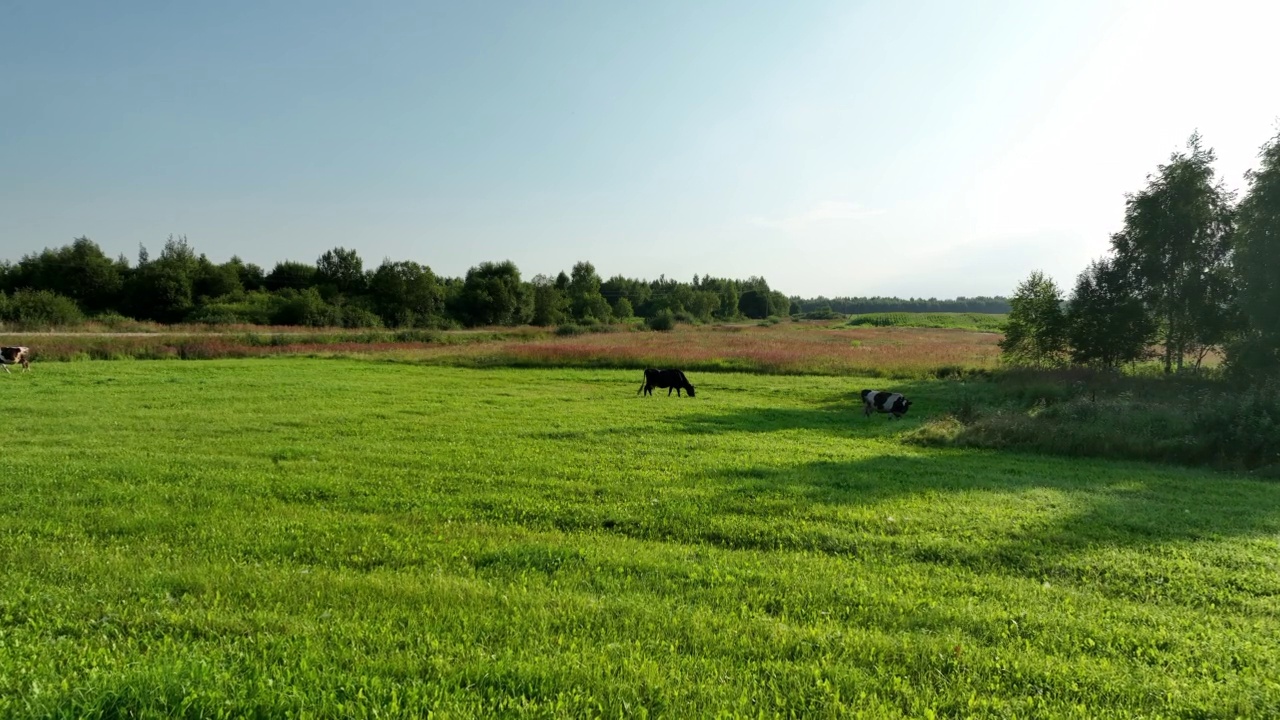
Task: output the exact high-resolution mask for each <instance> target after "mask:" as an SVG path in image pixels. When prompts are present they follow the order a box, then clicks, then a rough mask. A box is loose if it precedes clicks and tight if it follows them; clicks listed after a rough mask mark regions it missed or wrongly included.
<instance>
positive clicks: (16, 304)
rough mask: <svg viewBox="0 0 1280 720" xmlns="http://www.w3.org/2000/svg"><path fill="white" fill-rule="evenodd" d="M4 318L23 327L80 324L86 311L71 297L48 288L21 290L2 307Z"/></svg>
mask: <svg viewBox="0 0 1280 720" xmlns="http://www.w3.org/2000/svg"><path fill="white" fill-rule="evenodd" d="M2 310H3V312H4V318H3V319H4V320H5V321H6V322H11V323H13V324H15V325H17V326H18V327H21V328H50V327H64V326H67V325H78V324H80V323H82V322H84V313H82V312H80V308H79V306H77V305H76V303H75V301H74V300H72V299H71V298H69V297H64V296H62V295H59V294H57V293H55V292H50V291H48V290H19V291H17V292H15V293H14V294H13V297H12V298H9V300H8V302H6V303H5V304H4V307H3V308H2Z"/></svg>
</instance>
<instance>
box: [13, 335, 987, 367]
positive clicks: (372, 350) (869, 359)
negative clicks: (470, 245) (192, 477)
mask: <svg viewBox="0 0 1280 720" xmlns="http://www.w3.org/2000/svg"><path fill="white" fill-rule="evenodd" d="M8 337H9V339H8V340H7V342H10V343H12V344H21V345H26V346H28V347H30V348H31V349H32V351H33V353H34V357H35V360H36V361H37V362H48V361H73V360H89V359H93V360H101V359H117V360H118V359H129V358H138V359H176V358H182V359H213V358H245V357H262V356H276V355H307V356H330V357H331V356H344V357H357V356H370V355H376V356H380V357H387V358H393V359H396V360H400V361H404V362H416V363H423V364H434V365H449V366H461V367H586V368H619V369H642V368H645V367H680V368H683V369H685V370H703V371H724V370H730V371H746V372H758V373H770V374H824V375H848V374H858V375H863V376H868V377H896V378H918V377H933V376H935V375H939V374H942V375H957V374H964V373H969V372H975V371H976V372H984V371H988V370H991V369H994V368H995V367H996V365H997V358H998V356H999V348H998V347H997V345H996V343H997V342H998V341H999V336H998V335H994V334H987V333H974V332H967V331H962V330H945V329H918V328H873V327H861V328H847V327H835V328H832V327H830V326H829V325H828V324H826V323H814V322H802V323H782V324H778V325H764V326H757V325H713V326H702V327H693V326H689V325H680V326H678V327H677V328H676V329H675V330H673V331H671V332H648V331H638V330H635V329H634V328H632V327H630V326H618V327H616V328H614V330H613V331H611V332H589V333H574V332H569V333H565V334H563V335H556V334H554V331H551V330H543V329H537V328H490V329H487V330H483V331H453V332H446V331H410V332H406V333H389V332H384V331H322V332H292V333H270V334H264V333H222V332H206V333H198V332H196V333H172V334H148V335H136V336H128V337H119V336H103V335H94V334H86V333H77V334H67V335H58V336H47V335H45V336H42V335H22V334H16V335H12V336H8Z"/></svg>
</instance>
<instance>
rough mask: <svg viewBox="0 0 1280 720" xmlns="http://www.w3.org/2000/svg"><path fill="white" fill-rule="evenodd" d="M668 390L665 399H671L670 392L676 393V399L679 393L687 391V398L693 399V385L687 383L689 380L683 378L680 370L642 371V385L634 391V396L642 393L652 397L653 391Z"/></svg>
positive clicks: (650, 369) (651, 369)
mask: <svg viewBox="0 0 1280 720" xmlns="http://www.w3.org/2000/svg"><path fill="white" fill-rule="evenodd" d="M655 387H659V388H670V390H667V397H671V390H675V391H676V397H680V391H681V390H682V389H683V390H688V391H689V397H693V396H694V395H693V383H690V382H689V378H687V377H685V376H684V373H683V372H681V371H680V370H654V369H653V368H649V369H648V370H645V371H644V384H643V385H641V386H640V389H639V390H637V391H636V394H637V395H639V394H640V393H644V394H645V395H652V394H653V389H654V388H655Z"/></svg>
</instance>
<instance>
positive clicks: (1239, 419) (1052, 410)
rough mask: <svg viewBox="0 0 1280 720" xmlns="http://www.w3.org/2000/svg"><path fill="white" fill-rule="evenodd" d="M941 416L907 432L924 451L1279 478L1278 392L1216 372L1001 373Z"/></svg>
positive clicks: (968, 390)
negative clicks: (1131, 463)
mask: <svg viewBox="0 0 1280 720" xmlns="http://www.w3.org/2000/svg"><path fill="white" fill-rule="evenodd" d="M956 395H957V396H958V398H957V400H956V401H955V402H954V403H953V405H952V406H951V407H950V408H948V411H947V413H946V414H945V415H943V416H941V417H936V418H934V419H932V420H930V421H929V422H927V423H925V424H924V425H923V426H922V427H919V428H917V429H915V430H913V431H912V433H910V434H909V435H908V438H909V439H910V440H911V441H913V442H916V443H918V444H921V445H926V446H947V445H949V446H960V447H978V448H992V449H1016V450H1021V451H1033V452H1040V453H1050V454H1058V455H1075V456H1091V457H1111V458H1119V459H1131V460H1132V459H1138V460H1151V461H1159V462H1172V463H1182V464H1187V465H1208V466H1213V467H1218V468H1222V469H1231V470H1247V471H1250V472H1254V473H1257V474H1259V475H1261V476H1264V477H1271V478H1280V385H1276V384H1274V383H1273V384H1271V385H1270V386H1255V387H1250V386H1245V385H1241V384H1237V383H1228V382H1226V381H1225V380H1223V379H1222V378H1221V377H1220V376H1218V375H1216V374H1214V373H1207V374H1205V375H1187V376H1172V377H1164V376H1162V375H1159V374H1156V375H1149V374H1121V373H1108V372H1095V371H1090V370H1086V369H1079V368H1077V369H1065V370H1047V371H1031V370H1023V371H1008V372H1004V373H1000V374H998V375H994V376H992V377H991V378H990V381H985V382H975V383H970V384H968V385H961V386H960V388H959V389H958V390H957V392H956Z"/></svg>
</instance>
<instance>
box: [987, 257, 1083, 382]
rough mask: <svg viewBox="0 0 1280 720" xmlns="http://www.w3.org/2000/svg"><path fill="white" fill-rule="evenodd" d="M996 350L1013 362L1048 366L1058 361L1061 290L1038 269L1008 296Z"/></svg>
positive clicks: (1062, 335) (1062, 333) (1062, 336)
mask: <svg viewBox="0 0 1280 720" xmlns="http://www.w3.org/2000/svg"><path fill="white" fill-rule="evenodd" d="M1009 306H1010V310H1009V318H1008V320H1007V321H1006V323H1005V331H1004V339H1003V340H1001V341H1000V350H1001V351H1002V352H1003V353H1004V357H1005V360H1006V361H1007V362H1009V363H1010V364H1013V365H1029V366H1033V367H1049V366H1053V365H1057V364H1059V363H1061V362H1062V360H1063V357H1064V354H1065V352H1066V338H1067V333H1066V331H1067V323H1066V316H1065V315H1064V314H1063V312H1062V291H1061V290H1059V289H1058V286H1057V285H1056V284H1055V283H1054V282H1053V280H1052V279H1050V278H1049V277H1047V276H1045V274H1044V273H1042V272H1040V271H1039V270H1037V271H1035V272H1033V273H1031V275H1030V276H1029V277H1028V278H1027V279H1026V280H1024V281H1022V283H1021V284H1020V285H1018V289H1017V291H1015V292H1014V294H1013V297H1012V298H1011V299H1010V300H1009Z"/></svg>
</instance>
